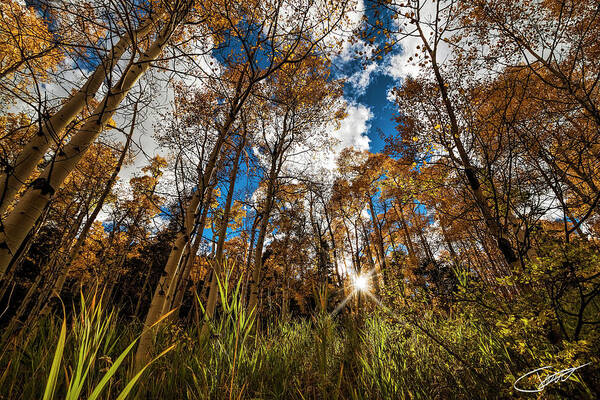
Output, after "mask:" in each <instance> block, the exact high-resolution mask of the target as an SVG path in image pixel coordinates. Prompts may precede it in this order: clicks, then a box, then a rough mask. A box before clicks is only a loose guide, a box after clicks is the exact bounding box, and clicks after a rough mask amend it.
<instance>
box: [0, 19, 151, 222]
mask: <svg viewBox="0 0 600 400" xmlns="http://www.w3.org/2000/svg"><path fill="white" fill-rule="evenodd" d="M153 25H154V23H153V21H151V20H149V21H146V22H144V23H143V24H142V25H141V26H140V28H138V29H137V30H136V31H135V32H133V33H131V34H128V33H125V34H124V35H123V36H122V37H121V38H120V39H119V41H118V42H117V44H115V46H114V47H113V48H112V49H111V50H110V52H109V53H108V55H107V56H106V57H105V58H104V59H103V60H102V62H101V63H100V65H98V67H96V70H95V71H94V73H92V75H90V76H89V77H88V79H87V81H86V82H85V84H84V85H83V86H82V87H81V88H80V89H79V90H78V91H77V92H76V93H75V94H73V95H72V96H71V97H70V98H69V99H68V100H67V101H66V102H65V103H64V104H63V105H62V106H61V108H60V109H59V110H58V111H57V112H56V113H55V114H54V115H52V116H51V117H50V118H48V119H46V120H44V121H43V123H42V124H41V128H40V130H39V131H38V132H37V134H36V135H35V136H34V137H32V138H31V140H30V141H29V142H28V143H27V145H26V146H25V148H24V149H23V150H22V151H21V153H20V154H19V156H18V157H17V160H16V162H15V165H14V167H13V169H12V170H10V171H5V172H3V173H2V175H1V176H0V215H2V214H4V212H5V211H6V209H7V208H8V206H9V205H10V204H11V203H12V201H13V200H14V198H15V195H16V194H17V192H18V191H19V189H21V186H22V185H23V184H24V183H25V182H26V181H27V179H28V178H29V177H30V176H31V174H32V173H33V171H34V169H35V167H36V166H37V165H38V163H39V162H40V160H41V159H42V157H43V156H44V154H46V152H47V151H48V149H49V148H50V146H51V145H52V142H53V141H54V140H55V139H54V138H58V137H59V136H60V133H61V132H62V131H63V130H64V129H65V128H66V127H67V125H68V124H69V123H71V122H72V121H73V120H74V119H75V117H76V116H77V115H78V114H79V113H80V112H81V111H82V110H83V108H84V107H85V106H86V105H87V104H88V103H89V100H91V99H92V98H93V97H94V96H95V95H96V92H97V91H98V89H99V88H100V86H101V85H102V82H103V81H104V79H105V78H106V76H107V74H109V73H110V71H111V70H112V68H113V67H114V65H115V64H116V63H117V62H118V61H119V60H120V59H121V57H122V56H123V53H125V50H127V48H128V47H129V46H131V44H132V43H133V42H134V41H137V39H138V37H141V36H145V35H147V34H148V33H149V32H150V29H151V28H152V26H153ZM91 118H93V116H92V117H91Z"/></svg>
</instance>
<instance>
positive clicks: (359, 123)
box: [332, 104, 373, 152]
mask: <svg viewBox="0 0 600 400" xmlns="http://www.w3.org/2000/svg"><path fill="white" fill-rule="evenodd" d="M346 112H347V114H348V115H347V116H346V118H344V119H343V120H342V122H341V124H340V128H339V129H336V130H335V131H333V132H332V136H333V137H334V138H336V139H338V140H340V144H339V145H338V147H337V150H338V152H339V151H340V150H342V149H344V148H346V147H354V148H355V149H356V150H369V142H370V141H371V139H369V137H368V136H366V133H367V130H368V129H369V123H368V122H369V120H370V119H371V118H373V113H372V112H371V110H370V109H369V108H368V107H367V106H365V105H363V104H350V105H349V106H348V108H347V110H346Z"/></svg>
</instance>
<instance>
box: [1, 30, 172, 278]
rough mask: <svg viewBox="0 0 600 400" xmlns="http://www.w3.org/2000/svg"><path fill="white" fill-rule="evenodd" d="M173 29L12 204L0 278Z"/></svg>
mask: <svg viewBox="0 0 600 400" xmlns="http://www.w3.org/2000/svg"><path fill="white" fill-rule="evenodd" d="M173 30H174V24H173V21H170V22H169V23H168V24H167V25H166V26H165V28H164V29H163V30H162V31H161V32H160V34H159V35H158V37H157V38H156V40H155V41H154V43H153V44H152V45H151V46H150V48H149V49H148V50H147V51H146V52H144V53H143V55H142V56H141V57H140V59H139V60H138V61H137V62H136V63H134V64H131V65H130V66H129V67H128V69H127V71H126V72H125V73H124V74H123V76H122V77H121V79H120V80H119V82H118V84H117V85H116V86H115V87H113V88H112V89H111V90H110V92H109V93H108V94H107V95H106V96H105V98H104V100H103V101H102V102H101V103H100V104H99V105H98V107H96V109H95V110H94V114H93V115H92V117H90V118H89V119H88V121H87V122H86V123H85V124H84V125H83V127H82V128H81V129H80V130H79V131H78V132H77V133H76V134H75V135H74V136H73V138H72V139H71V141H70V142H69V143H68V144H67V145H66V146H65V147H64V148H63V150H62V151H61V152H60V153H59V154H58V155H57V157H56V160H55V161H54V162H53V163H51V164H50V165H48V166H47V167H46V168H45V169H44V171H43V173H42V175H41V176H40V178H38V179H37V180H36V182H35V183H34V184H33V185H32V187H31V188H29V189H28V190H27V192H26V193H25V195H24V196H23V198H21V199H20V200H19V202H18V203H17V204H16V206H15V209H14V210H13V211H12V212H11V213H10V214H9V216H8V217H7V218H6V220H5V222H4V231H3V232H1V233H0V276H2V275H4V273H5V272H6V269H7V267H8V265H9V263H10V260H11V258H12V255H13V252H14V251H15V250H16V249H18V248H19V246H20V245H21V243H22V242H23V239H24V238H25V236H26V235H27V233H28V232H29V231H30V230H31V228H32V227H33V225H34V224H35V222H36V221H37V219H38V218H39V216H40V215H41V213H42V211H43V210H44V207H45V206H46V205H47V204H48V202H49V201H50V199H51V198H52V196H53V194H54V192H55V191H56V189H57V188H59V187H60V186H61V185H62V183H63V182H64V180H65V179H66V178H67V176H69V174H70V173H71V172H72V171H73V170H74V169H75V167H76V166H77V163H78V162H79V161H80V160H81V158H82V157H83V155H84V154H85V152H86V151H87V149H88V148H89V147H90V145H91V144H92V143H93V142H94V141H95V140H96V138H97V137H98V135H99V134H100V132H101V131H102V129H103V128H104V127H105V126H106V124H107V123H108V121H109V120H110V119H111V118H112V116H113V115H114V113H115V112H116V110H117V108H118V106H119V105H120V103H121V102H122V101H123V99H124V98H125V96H126V95H127V93H128V92H129V90H131V88H132V87H133V85H134V84H135V83H136V82H137V81H138V79H139V78H140V77H141V76H142V75H143V74H144V73H145V72H146V71H147V70H148V68H149V67H150V63H151V62H152V61H154V60H156V58H157V57H158V56H159V55H160V53H161V52H162V50H163V48H164V47H165V45H166V44H167V41H168V39H169V37H170V36H171V34H172V32H173Z"/></svg>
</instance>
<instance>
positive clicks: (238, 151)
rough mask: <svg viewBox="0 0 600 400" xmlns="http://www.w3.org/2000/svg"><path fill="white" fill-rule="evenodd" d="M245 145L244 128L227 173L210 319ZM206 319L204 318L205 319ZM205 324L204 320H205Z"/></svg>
mask: <svg viewBox="0 0 600 400" xmlns="http://www.w3.org/2000/svg"><path fill="white" fill-rule="evenodd" d="M245 145H246V131H245V130H244V133H243V136H242V137H241V138H240V143H239V145H238V147H237V149H236V153H235V159H234V161H233V166H232V168H231V173H230V174H229V188H228V190H227V198H226V200H225V208H224V210H223V220H222V221H221V226H219V232H218V237H219V239H218V242H217V250H216V252H215V260H214V265H213V269H214V270H213V274H212V277H211V280H210V290H209V292H208V299H207V301H206V318H207V319H211V318H212V316H213V314H214V312H215V307H216V305H217V301H218V297H219V296H218V293H217V292H218V286H217V277H220V276H221V268H222V266H223V261H224V260H223V248H224V245H225V237H226V236H227V226H228V225H229V214H230V213H231V205H232V203H233V193H234V190H235V181H236V179H237V173H238V168H239V164H240V156H241V154H242V151H243V150H244V146H245ZM205 321H206V319H205ZM205 325H206V322H205Z"/></svg>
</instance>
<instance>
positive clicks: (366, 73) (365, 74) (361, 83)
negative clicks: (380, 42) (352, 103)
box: [348, 62, 379, 95]
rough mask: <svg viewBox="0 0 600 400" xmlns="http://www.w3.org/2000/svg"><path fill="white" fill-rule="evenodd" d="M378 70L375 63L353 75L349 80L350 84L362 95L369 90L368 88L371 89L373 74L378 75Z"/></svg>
mask: <svg viewBox="0 0 600 400" xmlns="http://www.w3.org/2000/svg"><path fill="white" fill-rule="evenodd" d="M378 70H379V69H378V65H377V63H374V62H373V63H371V64H369V65H367V66H366V67H365V68H363V69H361V70H360V71H357V72H355V73H354V74H352V76H350V78H348V83H349V84H350V85H352V87H353V88H354V89H355V90H356V91H357V94H358V95H362V94H363V93H364V92H365V90H367V87H369V84H370V83H371V77H372V75H373V73H377V72H378Z"/></svg>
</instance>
